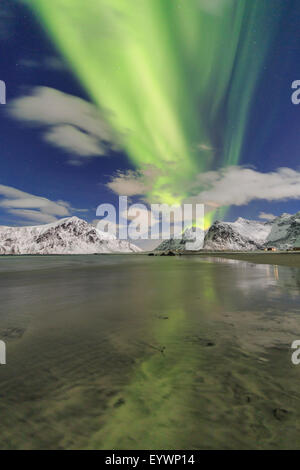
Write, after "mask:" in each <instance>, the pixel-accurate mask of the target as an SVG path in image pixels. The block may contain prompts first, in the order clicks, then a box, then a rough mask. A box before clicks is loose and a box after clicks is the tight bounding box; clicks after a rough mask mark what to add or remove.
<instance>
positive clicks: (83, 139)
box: [8, 87, 116, 165]
mask: <svg viewBox="0 0 300 470" xmlns="http://www.w3.org/2000/svg"><path fill="white" fill-rule="evenodd" d="M8 113H9V115H10V116H11V117H13V118H15V119H17V120H19V121H22V122H24V123H27V124H28V125H31V126H35V127H36V126H38V127H41V128H42V135H43V138H44V140H45V141H46V142H49V143H50V144H52V145H54V146H56V147H59V148H61V149H63V150H64V151H66V152H68V153H69V154H70V156H69V160H68V161H69V163H71V164H76V165H78V164H82V163H83V162H84V161H86V159H87V158H91V157H99V156H105V155H107V154H108V153H109V152H110V151H111V150H115V149H116V145H115V144H114V143H113V138H112V134H111V132H110V130H109V128H108V126H107V125H106V124H105V122H104V121H103V119H102V117H101V116H100V114H99V112H98V110H97V108H96V107H95V106H94V105H93V104H91V103H88V102H87V101H85V100H83V99H81V98H78V97H76V96H72V95H69V94H66V93H63V92H61V91H59V90H55V89H54V88H48V87H36V88H34V89H33V90H32V92H31V94H30V95H27V96H21V97H19V98H15V99H14V100H12V101H11V103H10V104H9V106H8Z"/></svg>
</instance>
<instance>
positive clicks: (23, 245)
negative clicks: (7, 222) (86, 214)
mask: <svg viewBox="0 0 300 470" xmlns="http://www.w3.org/2000/svg"><path fill="white" fill-rule="evenodd" d="M139 251H141V250H140V249H139V248H138V247H137V246H135V245H133V244H132V243H129V242H128V241H124V240H117V239H116V237H114V236H113V235H111V234H108V233H105V232H102V231H100V230H97V229H96V227H94V225H91V224H89V223H88V222H86V221H85V220H82V219H79V218H78V217H69V218H66V219H61V220H59V221H57V222H54V223H51V224H46V225H39V226H33V227H3V226H2V227H1V226H0V254H2V255H3V254H4V255H15V254H31V255H33V254H41V255H49V254H64V255H66V254H92V253H118V252H119V253H134V252H139Z"/></svg>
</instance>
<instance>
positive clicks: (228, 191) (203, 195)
mask: <svg viewBox="0 0 300 470" xmlns="http://www.w3.org/2000/svg"><path fill="white" fill-rule="evenodd" d="M156 178H157V172H155V171H153V170H151V169H147V170H144V171H143V170H141V171H138V172H133V171H129V172H125V173H121V172H119V173H118V174H117V175H116V176H115V177H114V178H112V180H111V181H110V182H109V183H108V184H107V186H108V187H109V188H110V189H112V190H113V191H114V192H116V193H117V194H120V195H130V196H134V195H137V196H140V195H146V194H147V192H148V191H149V190H150V189H151V188H152V187H153V185H154V184H155V180H156ZM185 189H186V190H187V191H188V192H189V194H190V195H191V196H190V197H189V198H188V199H187V200H186V201H183V202H190V203H192V202H194V203H196V202H198V203H202V204H206V205H207V206H210V207H212V208H215V207H222V206H242V205H246V204H248V203H250V202H251V201H254V200H266V201H284V200H288V199H300V171H297V170H293V169H291V168H278V169H277V170H275V171H272V172H269V173H261V172H259V171H257V170H255V169H252V168H245V167H241V166H231V167H228V168H224V169H221V170H219V171H209V172H205V173H200V174H198V175H197V176H196V177H195V179H194V181H192V182H190V185H189V187H187V188H185ZM148 202H150V203H152V202H156V201H148Z"/></svg>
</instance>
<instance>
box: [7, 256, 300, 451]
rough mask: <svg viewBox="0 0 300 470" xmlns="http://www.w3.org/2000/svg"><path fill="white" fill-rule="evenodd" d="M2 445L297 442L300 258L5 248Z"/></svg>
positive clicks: (258, 445)
mask: <svg viewBox="0 0 300 470" xmlns="http://www.w3.org/2000/svg"><path fill="white" fill-rule="evenodd" d="M0 295H1V312H0V340H1V339H2V340H4V341H5V342H6V345H7V364H6V365H5V366H4V365H3V366H0V426H1V432H0V448H1V449H40V448H42V449H56V448H61V449H74V448H83V449H88V448H91V449H179V448H182V449H248V448H254V449H288V448H300V439H299V438H300V365H299V366H295V365H293V364H292V362H291V354H292V350H291V343H292V342H293V341H294V340H295V339H300V318H299V299H300V269H298V268H289V267H282V266H279V267H278V266H269V265H255V264H251V263H246V262H240V261H233V260H224V259H223V260H222V259H216V258H214V259H209V258H200V257H197V256H194V257H192V256H189V257H184V256H182V257H175V258H164V257H146V256H139V255H134V256H129V255H124V256H118V255H112V256H109V255H107V256H62V257H55V256H53V257H12V258H0Z"/></svg>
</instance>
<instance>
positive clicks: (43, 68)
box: [0, 0, 300, 225]
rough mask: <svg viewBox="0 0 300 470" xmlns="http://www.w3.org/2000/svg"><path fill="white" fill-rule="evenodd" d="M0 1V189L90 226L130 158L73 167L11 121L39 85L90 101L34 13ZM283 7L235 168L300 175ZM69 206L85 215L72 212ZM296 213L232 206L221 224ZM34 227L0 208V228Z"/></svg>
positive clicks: (273, 204)
mask: <svg viewBox="0 0 300 470" xmlns="http://www.w3.org/2000/svg"><path fill="white" fill-rule="evenodd" d="M282 1H283V0H282ZM1 3H2V5H1V7H0V8H3V10H2V14H1V16H0V27H1V25H2V33H1V34H0V50H1V56H0V79H1V80H4V81H5V82H6V86H7V104H6V105H2V106H1V107H0V129H1V160H2V166H1V177H0V184H1V185H4V186H6V187H13V188H16V189H17V190H20V191H24V192H26V193H29V194H30V195H34V196H40V197H44V198H47V199H49V200H51V201H61V200H62V201H66V202H68V203H69V204H70V209H69V213H70V214H76V215H78V216H80V217H83V218H86V219H87V220H93V219H94V218H95V210H96V207H97V205H98V204H100V203H102V202H113V203H116V201H117V196H116V195H115V194H114V193H113V192H112V191H111V190H109V189H108V188H107V187H106V186H105V184H106V183H107V182H108V181H109V180H110V178H111V176H112V175H113V174H115V172H116V171H125V170H128V169H133V168H132V166H131V164H130V162H129V159H128V158H127V156H126V155H125V154H124V153H122V152H121V151H116V150H110V151H108V152H107V156H101V157H93V158H86V159H85V160H84V162H85V163H84V164H81V165H70V164H69V160H70V158H71V156H70V155H69V154H68V153H70V152H67V151H66V150H63V149H61V148H59V147H57V146H53V145H50V144H49V143H47V142H46V141H45V140H43V138H42V130H41V127H39V126H38V125H36V126H35V127H33V126H32V125H29V124H28V123H27V124H26V123H24V122H21V121H20V120H17V119H14V118H12V117H11V116H9V115H8V109H9V106H10V103H11V102H13V100H14V99H15V98H16V97H21V96H23V95H26V94H28V93H30V90H31V89H32V88H33V87H36V86H39V87H49V88H53V89H56V90H59V91H61V92H64V93H67V94H70V95H73V96H77V97H80V98H82V99H84V100H87V101H88V97H87V96H86V94H85V91H84V90H83V89H82V87H81V86H80V84H79V83H78V81H77V80H76V77H75V76H74V75H73V74H72V72H71V71H70V70H69V69H68V67H67V65H66V64H65V63H64V62H63V59H62V58H61V57H60V56H59V54H58V53H57V51H56V50H55V49H54V47H53V46H52V44H51V42H50V40H49V39H48V37H47V35H46V33H45V32H44V31H43V29H42V27H41V25H40V24H38V22H37V21H36V19H35V18H34V17H33V15H32V14H31V12H30V11H28V9H27V8H26V7H25V6H23V5H21V4H19V3H18V2H11V1H4V2H1ZM284 4H285V8H284V12H283V14H282V16H281V19H280V26H279V30H278V32H277V34H276V37H275V39H274V41H273V43H272V47H271V49H270V51H269V54H268V57H267V59H266V62H265V65H264V67H263V73H262V74H261V76H260V77H259V83H258V86H257V89H256V92H255V95H254V98H253V101H252V103H251V114H250V118H249V122H248V126H247V131H246V137H245V140H244V144H243V151H242V155H241V159H240V165H247V166H249V165H251V166H253V167H255V168H256V169H257V171H259V172H263V173H264V172H266V173H268V172H272V171H274V170H276V169H277V168H279V167H288V168H291V169H294V170H298V169H299V148H300V134H299V129H300V106H295V105H293V104H292V103H291V94H292V90H291V83H292V82H293V81H294V80H297V79H299V80H300V2H299V1H297V0H284ZM56 59H57V60H56ZM249 67H251V64H249ZM216 169H217V168H216ZM237 184H238V181H237ZM4 197H7V196H4ZM0 201H1V195H0ZM72 208H76V209H84V210H86V211H85V212H82V213H81V212H76V211H75V210H74V209H72ZM21 209H22V208H20V211H21ZM298 210H300V204H299V200H297V199H296V200H292V199H289V200H281V201H280V200H279V201H278V200H276V201H270V202H268V201H266V200H259V201H252V202H249V203H248V204H247V205H239V206H232V207H231V209H230V211H229V212H228V213H227V215H226V219H227V220H233V219H235V218H236V217H239V216H242V217H246V218H257V217H258V214H259V213H260V212H265V213H272V214H275V215H279V214H281V213H282V212H290V213H295V212H297V211H298ZM54 217H58V214H54ZM49 220H50V219H49ZM37 222H38V221H36V222H34V221H33V220H32V221H30V220H28V217H23V216H22V215H21V212H19V213H17V212H16V211H14V210H10V209H9V208H8V206H5V207H0V224H3V225H19V224H27V223H28V224H29V223H37ZM41 222H42V220H41Z"/></svg>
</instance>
